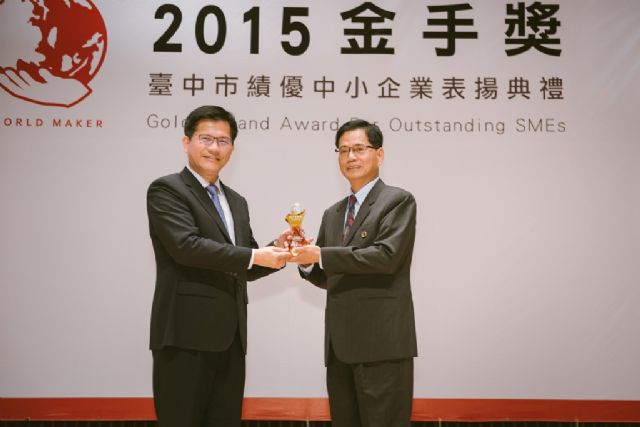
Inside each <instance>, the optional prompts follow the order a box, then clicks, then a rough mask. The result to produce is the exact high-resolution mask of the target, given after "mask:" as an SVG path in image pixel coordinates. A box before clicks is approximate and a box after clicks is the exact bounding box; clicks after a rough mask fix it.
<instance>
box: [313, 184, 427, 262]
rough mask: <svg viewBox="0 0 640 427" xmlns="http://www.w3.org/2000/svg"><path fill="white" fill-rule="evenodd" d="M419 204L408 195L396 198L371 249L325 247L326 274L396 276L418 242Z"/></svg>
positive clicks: (380, 226)
mask: <svg viewBox="0 0 640 427" xmlns="http://www.w3.org/2000/svg"><path fill="white" fill-rule="evenodd" d="M416 210H417V209H416V201H415V199H414V197H413V196H412V195H411V194H410V193H407V192H403V193H402V194H400V195H399V196H398V197H396V198H394V199H393V201H392V202H391V204H390V209H389V210H388V211H386V213H385V215H384V216H383V217H382V218H381V219H380V222H379V228H378V233H377V236H376V239H375V241H374V243H373V244H372V245H370V246H367V247H363V248H358V247H354V246H346V247H326V248H322V249H321V251H322V264H323V267H324V271H325V273H326V274H329V275H332V274H394V273H396V272H397V270H398V268H399V267H400V266H401V265H402V262H403V260H404V257H405V256H407V254H408V253H409V251H410V250H411V248H412V247H413V243H414V241H415V230H416Z"/></svg>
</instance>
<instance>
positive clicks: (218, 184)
mask: <svg viewBox="0 0 640 427" xmlns="http://www.w3.org/2000/svg"><path fill="white" fill-rule="evenodd" d="M187 169H189V172H191V173H192V174H193V176H194V177H195V178H196V179H197V180H198V182H199V183H200V185H202V186H203V187H204V188H207V187H208V186H210V185H211V183H210V182H209V181H207V180H206V179H204V178H203V177H201V176H200V174H199V173H198V172H196V171H194V170H193V169H192V168H191V166H189V165H188V164H187ZM213 185H215V186H216V187H218V190H220V191H221V192H222V188H221V187H220V178H218V179H217V180H216V182H214V183H213Z"/></svg>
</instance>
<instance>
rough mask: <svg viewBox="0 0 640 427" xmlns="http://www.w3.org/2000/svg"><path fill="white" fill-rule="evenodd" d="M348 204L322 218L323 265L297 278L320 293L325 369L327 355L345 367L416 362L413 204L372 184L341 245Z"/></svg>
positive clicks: (406, 195)
mask: <svg viewBox="0 0 640 427" xmlns="http://www.w3.org/2000/svg"><path fill="white" fill-rule="evenodd" d="M346 208H347V199H346V198H345V199H343V200H341V201H340V202H338V203H336V204H334V205H333V206H331V207H330V208H329V209H327V210H326V211H325V212H324V215H323V217H322V223H321V225H320V231H319V232H318V237H317V244H318V246H320V247H321V254H322V266H323V269H321V268H320V266H319V265H318V264H315V265H314V267H313V270H312V271H311V273H310V274H309V275H308V276H307V275H304V274H303V277H305V278H306V279H308V280H309V281H311V282H312V283H313V284H315V285H316V286H320V287H322V288H325V289H326V290H327V304H326V312H325V363H326V362H327V361H328V355H329V348H330V346H332V347H333V350H334V352H335V354H336V356H337V357H338V359H340V360H341V361H343V362H345V363H366V362H375V361H383V360H394V359H403V358H410V357H414V356H417V344H416V331H415V321H414V311H413V300H412V296H411V284H410V269H411V258H412V254H413V245H414V240H415V227H416V202H415V199H414V198H413V196H412V195H411V194H410V193H408V192H407V191H405V190H402V189H400V188H396V187H391V186H387V185H385V184H384V182H382V180H379V181H378V182H377V183H376V184H375V185H374V187H373V188H372V189H371V191H370V192H369V194H368V195H367V197H366V199H365V200H364V202H363V204H362V206H361V207H360V210H359V211H358V215H357V216H356V218H355V223H354V224H353V226H352V227H351V229H350V232H349V235H348V236H347V240H346V242H345V243H344V244H343V243H342V230H343V226H344V220H345V211H346Z"/></svg>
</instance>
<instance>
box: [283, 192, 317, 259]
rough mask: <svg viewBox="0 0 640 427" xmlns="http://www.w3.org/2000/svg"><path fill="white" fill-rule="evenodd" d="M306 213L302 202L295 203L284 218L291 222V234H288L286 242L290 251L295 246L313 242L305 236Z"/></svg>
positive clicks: (286, 246)
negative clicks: (303, 228)
mask: <svg viewBox="0 0 640 427" xmlns="http://www.w3.org/2000/svg"><path fill="white" fill-rule="evenodd" d="M304 213H305V210H304V209H303V208H302V206H300V203H294V204H293V206H291V210H290V212H289V213H288V214H287V216H285V218H284V219H285V221H287V223H289V227H291V234H290V235H289V236H287V240H285V242H284V245H285V248H286V249H288V250H289V251H290V252H292V251H293V250H294V249H295V248H298V247H300V246H306V245H308V244H310V243H311V241H310V240H308V239H307V238H306V237H305V236H304V231H302V220H303V219H304Z"/></svg>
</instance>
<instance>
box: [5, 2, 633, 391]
mask: <svg viewBox="0 0 640 427" xmlns="http://www.w3.org/2000/svg"><path fill="white" fill-rule="evenodd" d="M638 16H640V2H637V1H634V0H619V1H615V2H605V1H595V0H585V1H570V0H555V1H551V2H539V1H535V2H534V1H526V2H518V1H490V2H489V1H468V2H458V3H455V2H447V1H442V0H422V1H411V2H409V1H398V0H395V1H394V0H375V2H362V1H360V0H345V1H341V2H329V1H325V2H311V1H306V0H282V1H271V2H262V1H257V0H234V1H231V0H221V1H215V2H207V1H200V0H198V1H196V0H193V1H182V2H177V1H173V2H172V1H171V0H169V1H156V0H153V1H136V2H132V1H124V0H108V1H107V0H102V1H99V0H93V1H90V0H66V1H61V0H40V1H36V0H30V1H21V0H4V1H0V35H1V39H2V40H3V47H2V49H1V50H0V89H1V90H0V102H1V105H2V108H1V111H0V120H1V121H0V132H1V133H0V135H1V143H0V162H1V163H0V165H1V167H0V196H1V205H0V206H1V217H0V236H1V239H0V345H1V348H2V350H1V357H0V397H3V398H11V397H65V396H74V397H148V396H151V353H150V351H149V350H148V342H149V337H148V335H149V317H150V308H151V300H152V297H153V291H154V281H155V265H154V259H153V251H152V248H151V242H150V239H149V233H148V222H147V216H146V190H147V187H148V186H149V184H150V183H151V181H153V180H154V179H155V178H157V177H159V176H162V175H167V174H170V173H174V172H177V171H179V170H181V169H182V168H183V167H184V165H185V164H186V155H185V154H184V152H183V149H182V144H181V138H182V135H183V128H182V124H183V120H184V118H185V117H186V115H187V114H188V113H189V111H191V110H192V109H194V108H195V107H198V106H200V105H203V104H214V105H221V106H223V107H224V108H226V109H228V110H230V111H232V112H233V113H234V114H235V115H236V117H237V119H238V123H239V127H240V130H239V135H238V139H237V140H236V144H235V151H234V154H233V157H232V159H231V161H230V162H229V164H228V165H227V167H226V168H225V169H224V171H223V172H222V175H221V179H222V181H223V182H224V183H225V184H227V185H229V186H231V187H232V188H234V189H235V190H237V191H238V192H239V193H241V194H243V195H244V196H245V197H246V198H247V200H248V202H249V208H250V212H251V222H252V226H253V231H254V235H255V237H256V239H257V240H258V242H259V243H260V244H261V245H265V244H267V243H268V242H269V241H271V240H272V239H273V238H275V237H276V236H277V235H278V234H279V233H280V232H281V231H282V230H284V229H285V228H286V227H287V226H288V225H287V224H286V222H285V221H284V216H285V214H286V213H287V212H288V211H289V209H290V207H291V206H292V204H293V203H295V202H298V203H300V204H301V205H302V206H304V207H305V208H306V216H305V222H304V228H305V230H306V232H307V235H309V236H311V237H315V235H316V233H317V230H318V227H319V225H320V220H321V218H322V214H323V211H324V209H325V208H327V207H328V206H330V205H331V204H333V203H334V202H336V201H338V200H339V199H341V198H343V197H346V196H347V195H348V191H349V186H348V183H347V181H346V180H345V179H344V177H342V175H341V174H340V170H339V168H338V159H337V154H336V153H335V152H334V136H335V131H336V130H337V128H338V127H339V126H340V125H341V124H342V123H344V122H345V121H347V120H349V119H350V118H354V117H359V118H364V119H367V120H369V121H375V122H376V123H377V124H378V125H379V126H380V128H381V130H382V132H383V134H384V148H385V153H386V156H385V162H384V164H383V166H382V169H381V174H382V178H383V179H384V180H385V182H387V183H388V184H390V185H394V186H399V187H403V188H405V189H406V190H408V191H410V192H412V193H413V194H414V196H415V198H416V200H417V203H418V220H417V236H416V247H415V252H414V262H413V270H412V290H413V296H414V303H415V309H416V321H417V328H418V351H419V357H418V358H417V359H416V366H415V393H414V395H415V397H416V398H447V399H576V400H580V399H587V400H588V399H592V400H640V369H638V361H639V360H640V335H639V334H638V325H640V309H639V308H638V307H640V262H639V260H640V144H639V143H638V135H640V119H639V116H638V111H640V89H639V84H638V82H640V31H638ZM325 298H326V295H325V292H324V291H323V290H321V289H317V288H315V287H314V286H312V285H310V284H309V283H307V282H304V281H303V280H301V279H300V278H299V275H298V272H297V269H296V268H295V266H293V265H289V266H287V267H286V268H285V269H284V270H283V271H281V272H278V273H276V274H273V275H271V276H269V277H267V278H265V279H262V280H259V281H257V282H253V283H251V284H249V301H250V303H249V337H248V339H249V346H248V355H247V384H246V393H245V395H246V396H247V397H264V398H279V397H294V398H306V397H319V398H322V397H325V396H326V388H325V380H324V376H325V369H324V363H323V328H324V305H325Z"/></svg>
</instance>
